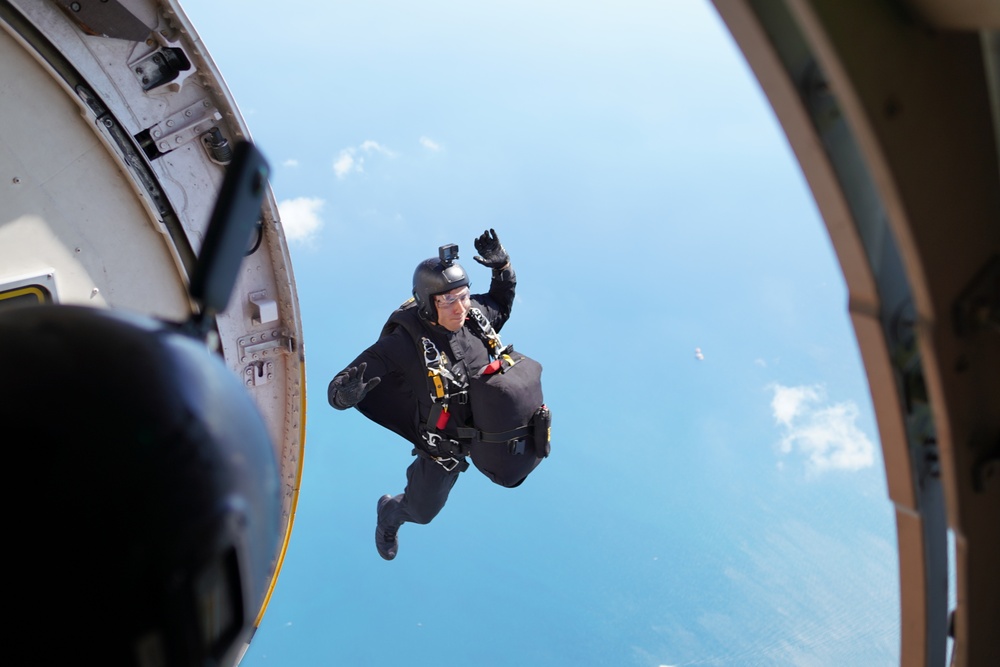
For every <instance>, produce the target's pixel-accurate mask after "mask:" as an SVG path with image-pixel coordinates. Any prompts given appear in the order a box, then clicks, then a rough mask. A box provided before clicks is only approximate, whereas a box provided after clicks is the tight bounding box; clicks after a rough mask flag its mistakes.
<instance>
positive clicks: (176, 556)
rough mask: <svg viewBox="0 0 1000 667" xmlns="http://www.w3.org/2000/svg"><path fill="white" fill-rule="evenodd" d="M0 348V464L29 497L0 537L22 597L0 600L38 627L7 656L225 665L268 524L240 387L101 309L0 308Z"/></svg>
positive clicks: (262, 453) (273, 526)
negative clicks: (1, 429)
mask: <svg viewBox="0 0 1000 667" xmlns="http://www.w3.org/2000/svg"><path fill="white" fill-rule="evenodd" d="M0 349H2V350H5V352H3V353H2V354H0V356H2V359H3V368H4V382H3V384H2V385H0V420H2V423H3V424H4V425H5V426H6V427H8V428H14V427H16V426H17V425H18V424H19V425H20V429H21V433H22V435H21V436H20V437H19V438H18V439H17V440H13V439H8V440H5V443H6V442H9V444H10V445H11V446H10V447H8V448H7V452H6V453H7V455H8V458H7V459H6V461H7V464H8V465H9V466H10V470H11V471H12V472H14V471H16V473H15V474H17V475H21V476H23V477H24V478H25V482H26V483H27V487H26V489H25V491H24V493H26V494H27V495H26V496H23V497H22V498H21V501H22V503H26V506H25V508H21V509H26V511H21V510H20V509H19V510H18V511H16V512H14V514H15V515H18V516H16V517H14V524H15V526H17V524H18V522H22V523H23V524H24V525H23V528H22V529H18V528H17V527H13V528H11V529H10V530H12V533H13V536H14V539H15V540H16V543H17V546H18V548H17V549H15V550H13V553H12V554H11V557H12V558H14V561H13V564H12V565H11V570H10V572H14V573H16V574H17V577H19V578H22V579H23V583H24V585H25V589H23V593H22V592H20V591H19V592H16V593H14V599H13V600H8V601H9V602H11V603H12V604H13V605H14V606H13V608H15V609H17V611H18V612H19V613H23V614H25V617H26V618H32V619H46V618H48V617H52V618H50V619H49V621H48V622H41V623H39V624H38V627H37V632H36V629H35V628H34V627H33V628H32V630H31V631H26V632H17V633H15V634H16V635H17V637H12V638H11V639H12V640H13V641H14V644H15V645H18V644H19V645H20V648H21V649H23V650H25V651H34V652H36V653H38V654H39V655H44V656H45V658H44V659H43V660H42V661H43V662H50V661H51V662H52V664H65V663H67V662H71V661H76V659H77V658H88V657H89V658H91V659H92V660H93V659H97V661H98V662H100V663H103V664H108V665H112V664H113V665H122V666H124V667H143V666H149V665H170V666H171V667H228V666H230V665H234V664H236V663H237V662H238V660H239V657H240V655H241V651H242V650H243V648H244V647H245V645H246V643H247V642H248V641H249V639H250V636H251V635H252V634H253V629H254V623H255V620H256V616H257V614H258V613H259V610H260V609H261V607H262V604H263V602H264V601H265V599H266V594H267V590H268V585H269V583H270V581H271V576H272V573H273V572H274V569H273V568H274V564H275V557H276V555H277V553H278V549H279V547H280V533H279V530H280V519H281V506H280V503H281V501H280V498H281V495H280V477H279V473H278V463H277V458H276V455H275V449H274V447H273V445H272V442H271V439H270V436H269V435H268V430H267V426H266V424H265V423H264V421H263V418H262V416H261V415H260V413H259V412H258V410H257V407H256V404H255V403H254V401H253V399H252V397H251V396H250V394H249V393H247V391H246V390H245V388H244V387H243V386H242V384H241V382H240V381H239V378H238V377H237V376H236V374H235V373H233V372H232V371H230V369H229V368H228V367H227V366H226V365H225V363H224V362H223V360H222V358H221V357H219V356H218V355H216V354H213V353H211V352H210V351H209V350H208V348H207V347H206V345H205V344H204V343H203V342H201V341H200V340H196V339H194V338H192V337H189V336H188V335H185V334H182V333H179V332H178V331H177V330H176V329H175V328H174V327H172V326H168V325H165V324H164V323H162V322H159V321H157V320H153V319H151V318H149V317H146V316H140V315H132V314H126V313H124V312H122V311H112V310H110V309H98V308H89V307H84V306H72V305H26V306H20V307H10V308H8V309H4V310H3V311H0ZM15 443H16V444H15ZM28 625H31V624H28ZM39 635H42V636H39ZM84 661H85V660H81V661H80V662H84Z"/></svg>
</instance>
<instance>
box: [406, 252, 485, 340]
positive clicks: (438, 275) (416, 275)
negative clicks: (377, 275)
mask: <svg viewBox="0 0 1000 667" xmlns="http://www.w3.org/2000/svg"><path fill="white" fill-rule="evenodd" d="M445 247H447V246H442V248H445ZM457 253H458V249H457V248H456V249H455V256H456V257H457ZM441 254H446V253H443V252H442V253H441ZM470 284H471V283H469V275H468V274H467V273H466V272H465V269H463V268H462V265H461V264H459V263H458V262H456V261H453V260H449V259H447V258H444V259H442V258H440V257H431V258H430V259H425V260H424V261H422V262H420V264H417V269H416V271H414V272H413V298H414V299H416V301H417V309H418V312H419V313H420V316H421V317H423V318H424V319H426V320H430V321H432V322H436V321H437V308H436V307H435V306H434V295H435V294H443V293H445V292H449V291H451V290H453V289H455V288H456V287H468V286H469V285H470Z"/></svg>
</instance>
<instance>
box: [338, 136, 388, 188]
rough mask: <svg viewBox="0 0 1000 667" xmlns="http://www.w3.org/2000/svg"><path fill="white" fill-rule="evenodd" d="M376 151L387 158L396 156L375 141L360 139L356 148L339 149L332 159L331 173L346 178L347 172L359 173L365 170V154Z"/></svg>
mask: <svg viewBox="0 0 1000 667" xmlns="http://www.w3.org/2000/svg"><path fill="white" fill-rule="evenodd" d="M372 153H377V154H379V155H384V156H386V157H388V158H394V157H396V153H395V152H393V151H392V150H390V149H388V148H386V147H385V146H383V145H382V144H380V143H379V142H377V141H372V140H370V139H368V140H365V141H362V142H361V145H360V146H358V147H357V148H355V147H353V146H350V147H348V148H344V149H341V151H340V153H338V154H337V159H336V160H334V161H333V173H334V174H336V175H337V178H340V179H344V178H347V176H348V175H349V174H352V173H361V172H363V171H364V170H365V154H369V155H370V154H372Z"/></svg>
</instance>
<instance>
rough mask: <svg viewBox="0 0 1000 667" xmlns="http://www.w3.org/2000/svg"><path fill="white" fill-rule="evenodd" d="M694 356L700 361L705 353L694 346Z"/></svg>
mask: <svg viewBox="0 0 1000 667" xmlns="http://www.w3.org/2000/svg"><path fill="white" fill-rule="evenodd" d="M694 358H695V359H697V360H698V361H701V360H703V359H704V358H705V355H704V354H702V352H701V348H700V347H696V348H694Z"/></svg>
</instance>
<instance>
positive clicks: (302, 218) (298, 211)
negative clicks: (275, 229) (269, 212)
mask: <svg viewBox="0 0 1000 667" xmlns="http://www.w3.org/2000/svg"><path fill="white" fill-rule="evenodd" d="M323 204H324V202H323V200H322V199H318V198H315V197H299V198H297V199H286V200H284V201H282V202H279V203H278V213H279V214H280V215H281V224H282V226H283V227H284V228H285V238H286V239H288V240H289V241H308V240H309V239H311V238H312V237H313V236H314V235H315V234H316V233H317V232H318V231H319V230H320V228H322V227H323V221H322V220H321V219H320V217H319V212H320V210H321V209H322V208H323Z"/></svg>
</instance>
